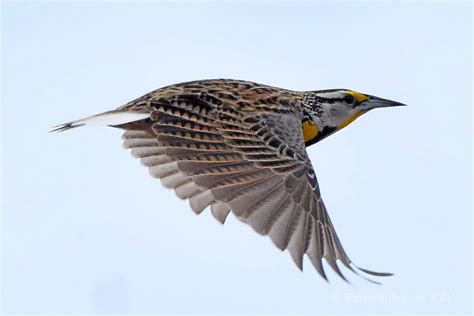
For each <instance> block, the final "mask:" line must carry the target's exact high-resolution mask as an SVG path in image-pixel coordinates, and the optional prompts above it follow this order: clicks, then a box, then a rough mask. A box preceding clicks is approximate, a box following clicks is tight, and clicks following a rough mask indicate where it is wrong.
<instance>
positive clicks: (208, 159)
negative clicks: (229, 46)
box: [123, 95, 389, 280]
mask: <svg viewBox="0 0 474 316" xmlns="http://www.w3.org/2000/svg"><path fill="white" fill-rule="evenodd" d="M214 101H215V100H214ZM150 106H151V108H153V109H154V112H153V113H152V115H151V117H150V121H151V122H150V127H151V128H149V129H148V130H143V129H141V130H127V131H126V132H125V133H124V135H123V138H124V146H125V147H126V148H131V151H132V154H133V155H134V156H135V157H138V158H140V160H141V162H142V164H143V165H145V166H147V167H149V170H150V173H151V175H153V176H154V177H157V178H159V179H160V180H161V183H162V184H163V185H164V186H165V187H167V188H172V189H174V190H175V192H176V194H177V195H178V196H179V197H180V198H182V199H189V202H190V206H191V208H192V209H193V210H194V211H195V212H196V213H200V212H202V211H203V210H204V209H205V208H207V207H208V206H210V207H211V212H212V214H213V215H214V217H215V218H216V219H218V220H219V221H220V222H221V223H223V222H224V221H225V219H226V217H227V215H228V213H229V212H230V210H232V212H233V213H234V214H235V216H236V217H237V218H239V219H240V220H242V221H244V222H246V223H248V224H249V225H250V226H251V227H252V228H253V229H254V230H255V231H257V232H258V233H260V234H262V235H269V236H270V238H271V240H272V241H273V242H274V243H275V245H276V246H277V247H278V248H280V249H281V250H285V249H288V250H289V252H290V254H291V256H292V258H293V260H294V261H295V263H296V265H297V266H298V267H299V268H300V269H302V266H303V255H304V254H305V253H306V254H307V255H308V257H309V258H310V260H311V262H312V263H313V265H314V266H315V268H316V269H317V271H318V272H319V273H320V274H321V276H323V277H324V278H325V279H326V274H325V272H324V269H323V265H322V259H323V258H324V259H325V260H326V261H327V263H328V264H329V265H330V266H331V267H332V269H334V271H335V272H336V273H337V274H338V275H339V276H341V277H342V278H343V279H344V280H345V277H344V276H343V275H342V273H341V271H340V270H339V268H338V265H337V263H336V261H337V260H340V261H341V262H342V263H343V264H344V265H345V266H346V267H347V268H349V269H350V270H352V271H354V272H356V271H355V270H354V269H353V264H352V262H351V261H350V259H349V258H348V256H347V255H346V253H345V251H344V249H343V248H342V245H341V243H340V241H339V238H338V237H337V235H336V232H335V230H334V227H333V225H332V224H331V221H330V219H329V216H328V214H327V212H326V207H325V206H324V203H323V201H322V199H321V195H320V191H319V186H318V182H317V179H316V176H315V173H314V170H313V168H312V166H311V162H310V160H309V158H308V155H307V153H306V149H305V146H304V141H303V138H302V132H301V119H300V118H298V116H297V114H296V112H295V109H294V108H293V110H289V109H288V110H286V111H279V112H278V113H277V112H272V111H259V112H258V111H257V113H255V112H254V113H250V112H248V113H246V112H245V111H236V110H235V109H234V108H233V107H231V106H226V105H225V104H222V103H220V102H213V101H212V100H209V99H208V100H203V99H202V98H199V97H197V96H184V95H181V96H178V97H175V98H167V99H161V100H155V101H154V102H152V103H151V104H150ZM361 270H362V271H364V272H366V273H368V274H371V275H376V276H386V275H389V274H387V273H377V272H372V271H368V270H363V269H361ZM356 273H357V272H356Z"/></svg>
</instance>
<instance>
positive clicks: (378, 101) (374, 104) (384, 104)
mask: <svg viewBox="0 0 474 316" xmlns="http://www.w3.org/2000/svg"><path fill="white" fill-rule="evenodd" d="M368 97H369V99H368V100H367V101H365V102H363V103H362V104H361V107H362V108H363V109H365V110H367V111H368V110H372V109H377V108H389V107H393V106H406V104H403V103H400V102H397V101H392V100H387V99H382V98H378V97H374V96H368Z"/></svg>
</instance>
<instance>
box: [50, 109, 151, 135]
mask: <svg viewBox="0 0 474 316" xmlns="http://www.w3.org/2000/svg"><path fill="white" fill-rule="evenodd" d="M148 117H150V113H138V112H117V111H109V112H104V113H100V114H97V115H93V116H89V117H86V118H83V119H80V120H76V121H72V122H69V123H65V124H61V125H57V126H55V127H53V129H51V131H50V132H63V131H67V130H68V129H72V128H75V127H80V126H84V125H109V126H110V125H120V124H125V123H130V122H135V121H140V120H143V119H146V118H148Z"/></svg>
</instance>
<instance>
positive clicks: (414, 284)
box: [1, 1, 472, 314]
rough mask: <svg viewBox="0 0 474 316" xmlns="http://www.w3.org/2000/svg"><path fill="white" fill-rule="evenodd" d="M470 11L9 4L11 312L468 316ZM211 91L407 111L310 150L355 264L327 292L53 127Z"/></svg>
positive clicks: (117, 143)
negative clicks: (365, 96)
mask: <svg viewBox="0 0 474 316" xmlns="http://www.w3.org/2000/svg"><path fill="white" fill-rule="evenodd" d="M471 15H472V8H471V4H470V3H469V2H446V3H442V2H436V3H434V2H431V3H428V2H419V3H409V2H384V3H378V2H360V3H344V2H331V3H326V2H291V3H290V2H288V3H284V2H250V1H249V2H239V3H237V2H226V3H217V2H206V3H191V2H179V3H170V2H161V3H158V2H155V3H152V2H146V3H145V2H142V3H138V2H122V3H105V2H83V3H75V4H66V3H58V2H44V3H40V2H36V3H28V2H16V3H14V2H3V3H2V26H1V28H2V107H1V110H2V113H1V114H2V120H1V132H2V138H1V153H2V155H1V158H2V202H1V203H2V204H1V208H2V227H1V232H2V236H1V237H2V244H1V245H2V251H1V259H2V260H1V263H2V266H1V277H2V279H1V291H2V307H1V310H2V311H3V312H4V313H45V314H50V313H105V312H110V313H174V312H199V313H316V312H318V313H319V312H326V313H340V314H345V313H349V314H351V313H369V312H371V313H385V312H387V313H388V312H396V313H420V312H427V313H429V312H431V313H434V312H436V313H446V314H450V313H469V312H470V310H471V297H472V200H471V192H472V183H471V180H472V179H471V174H472V165H471V159H472V156H471V147H472V129H471V127H472V115H471V111H472V110H471V109H472V30H471V26H472V25H471V19H472V17H471ZM204 78H235V79H248V80H252V81H256V82H260V83H265V84H269V85H274V86H278V87H284V88H288V89H295V90H318V89H325V88H341V87H343V88H351V89H355V90H357V91H361V92H365V93H369V94H373V95H377V96H380V97H385V98H389V99H394V100H397V101H400V102H404V103H406V104H408V105H409V106H408V107H405V108H394V109H382V110H376V111H373V112H370V113H369V114H366V115H365V116H363V117H361V118H359V119H358V120H357V121H356V122H355V123H353V124H352V125H351V126H349V127H347V128H346V129H345V130H344V131H342V132H340V133H337V134H335V135H334V136H332V137H330V138H328V139H326V140H324V141H323V142H321V143H319V144H316V145H314V146H312V147H311V148H310V149H309V155H310V157H311V159H312V161H313V164H314V166H315V170H316V172H317V175H318V178H319V182H320V185H321V190H322V194H323V197H324V199H325V201H326V205H327V208H328V210H329V213H330V215H331V218H332V221H333V223H334V225H335V227H336V230H337V232H338V234H339V237H340V238H341V241H342V243H343V245H344V246H345V248H346V250H347V252H348V254H349V256H350V257H351V259H352V260H353V261H354V262H355V263H356V264H357V265H359V266H362V267H365V268H368V269H373V270H376V271H390V272H393V273H395V276H393V277H391V278H388V279H382V280H381V281H383V285H381V286H377V285H373V284H370V283H368V282H365V281H364V280H362V279H359V278H357V277H356V276H354V275H353V274H351V273H349V272H347V270H344V272H345V274H346V276H347V277H348V278H349V279H350V280H351V281H352V283H353V285H347V284H345V283H344V282H343V281H341V280H340V279H339V278H338V277H337V276H336V275H335V273H333V272H332V271H330V272H328V274H329V278H330V281H331V282H330V284H327V283H326V282H324V280H323V279H322V278H321V277H319V275H318V274H317V272H316V271H315V270H314V268H313V267H312V265H311V263H310V262H309V260H308V259H305V262H304V264H305V270H304V272H303V273H302V272H300V271H299V270H298V269H297V268H296V266H295V265H294V264H293V262H292V260H291V257H290V256H289V254H288V253H286V252H285V253H281V252H280V251H279V250H278V249H276V247H274V246H273V244H272V242H271V241H270V240H269V239H268V238H265V237H261V236H259V235H257V234H256V233H254V232H253V231H252V229H251V228H250V227H247V226H245V225H243V224H242V223H240V222H238V221H237V220H236V219H235V218H233V216H230V218H229V220H228V222H227V223H226V224H225V225H224V226H221V225H220V224H219V223H218V222H217V221H215V220H214V219H213V218H212V216H211V215H210V213H209V212H208V211H206V212H204V213H203V214H201V215H200V216H196V215H195V214H194V213H193V212H192V211H191V210H190V208H189V207H188V205H187V202H183V201H180V200H178V198H177V197H176V196H175V195H174V193H173V192H172V191H169V190H166V189H164V188H162V187H161V185H160V184H159V182H158V181H157V180H155V179H153V178H151V177H150V176H149V175H148V172H147V170H146V169H145V168H144V167H141V166H140V164H139V162H138V161H137V160H135V159H133V158H131V156H130V154H129V153H127V152H126V151H125V150H123V149H122V147H121V139H120V135H121V132H120V131H119V130H115V129H112V128H101V127H90V128H83V129H77V130H72V131H70V132H68V133H63V134H49V133H48V130H49V129H50V127H51V126H53V125H56V124H60V123H63V122H66V121H70V120H72V119H78V118H81V117H84V116H87V115H91V114H95V113H98V112H102V111H105V110H109V109H113V108H115V107H118V106H120V105H122V104H123V103H125V102H127V101H130V100H132V99H135V98H136V97H139V96H141V95H143V94H144V93H146V92H149V91H151V90H153V89H156V88H158V87H161V86H164V85H168V84H172V83H176V82H182V81H188V80H194V79H204Z"/></svg>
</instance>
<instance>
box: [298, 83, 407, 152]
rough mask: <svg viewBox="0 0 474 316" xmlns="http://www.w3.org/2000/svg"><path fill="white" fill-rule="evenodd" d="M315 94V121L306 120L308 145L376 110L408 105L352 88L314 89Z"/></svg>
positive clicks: (313, 115)
mask: <svg viewBox="0 0 474 316" xmlns="http://www.w3.org/2000/svg"><path fill="white" fill-rule="evenodd" d="M312 95H313V99H314V101H313V102H312V108H313V110H314V112H313V114H312V115H311V119H312V121H310V120H308V121H306V122H305V121H303V123H302V128H303V136H304V140H305V143H306V146H309V145H312V144H314V143H316V142H318V141H320V140H321V139H323V138H325V137H327V136H329V135H331V134H332V133H334V132H337V131H339V130H341V129H343V128H344V127H346V126H347V125H349V124H350V123H352V122H353V121H354V120H355V119H356V118H358V117H359V116H361V115H362V114H365V113H367V112H368V111H370V110H372V109H376V108H386V107H393V106H402V105H405V104H403V103H400V102H396V101H391V100H387V99H382V98H378V97H374V96H372V95H368V94H362V93H359V92H356V91H353V90H348V89H331V90H321V91H314V92H313V94H312Z"/></svg>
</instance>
